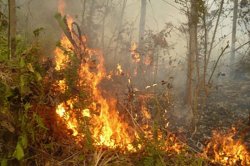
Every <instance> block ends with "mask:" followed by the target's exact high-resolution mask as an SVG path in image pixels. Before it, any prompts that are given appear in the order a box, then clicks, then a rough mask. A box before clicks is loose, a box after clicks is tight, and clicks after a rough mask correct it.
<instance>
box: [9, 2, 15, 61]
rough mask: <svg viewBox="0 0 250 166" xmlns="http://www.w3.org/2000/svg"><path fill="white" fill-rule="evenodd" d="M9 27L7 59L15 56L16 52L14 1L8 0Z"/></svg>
mask: <svg viewBox="0 0 250 166" xmlns="http://www.w3.org/2000/svg"><path fill="white" fill-rule="evenodd" d="M8 3H9V28H8V47H9V59H11V58H12V57H15V52H16V1H15V0H9V1H8Z"/></svg>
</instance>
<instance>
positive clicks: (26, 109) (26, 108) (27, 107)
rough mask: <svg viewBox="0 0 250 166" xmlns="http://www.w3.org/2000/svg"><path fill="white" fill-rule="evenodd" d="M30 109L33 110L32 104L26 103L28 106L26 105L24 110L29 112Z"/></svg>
mask: <svg viewBox="0 0 250 166" xmlns="http://www.w3.org/2000/svg"><path fill="white" fill-rule="evenodd" d="M30 108H31V105H30V103H26V104H25V105H24V110H25V111H28V110H29V109H30Z"/></svg>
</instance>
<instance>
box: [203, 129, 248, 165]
mask: <svg viewBox="0 0 250 166" xmlns="http://www.w3.org/2000/svg"><path fill="white" fill-rule="evenodd" d="M235 137H236V131H235V129H232V131H231V132H230V133H228V134H225V135H223V134H220V133H218V132H214V133H213V137H212V139H211V140H210V142H209V143H208V145H207V147H206V149H205V155H206V156H208V157H210V158H211V157H212V158H213V159H212V162H214V163H220V164H223V165H232V166H233V165H250V153H249V152H248V151H247V149H246V146H245V145H244V144H243V143H242V141H241V140H236V139H235Z"/></svg>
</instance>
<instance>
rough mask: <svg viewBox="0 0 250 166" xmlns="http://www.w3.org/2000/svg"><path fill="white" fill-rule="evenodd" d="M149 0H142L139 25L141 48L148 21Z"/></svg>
mask: <svg viewBox="0 0 250 166" xmlns="http://www.w3.org/2000/svg"><path fill="white" fill-rule="evenodd" d="M146 10H147V0H141V17H140V25H139V48H141V47H143V36H144V31H145V23H146Z"/></svg>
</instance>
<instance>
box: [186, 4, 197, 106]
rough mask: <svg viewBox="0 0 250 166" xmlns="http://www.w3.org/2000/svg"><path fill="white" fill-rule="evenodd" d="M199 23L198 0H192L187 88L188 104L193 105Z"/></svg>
mask: <svg viewBox="0 0 250 166" xmlns="http://www.w3.org/2000/svg"><path fill="white" fill-rule="evenodd" d="M197 24H198V11H197V5H196V0H191V10H190V14H189V55H188V66H187V72H188V73H187V90H186V93H187V94H186V100H185V101H186V104H188V105H189V106H192V102H193V86H194V85H193V80H194V64H195V58H196V57H197Z"/></svg>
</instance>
